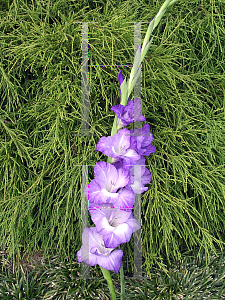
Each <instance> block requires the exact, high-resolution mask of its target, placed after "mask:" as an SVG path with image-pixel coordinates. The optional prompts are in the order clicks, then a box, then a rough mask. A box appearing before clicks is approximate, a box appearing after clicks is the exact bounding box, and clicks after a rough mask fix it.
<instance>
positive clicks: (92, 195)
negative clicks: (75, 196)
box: [84, 179, 101, 201]
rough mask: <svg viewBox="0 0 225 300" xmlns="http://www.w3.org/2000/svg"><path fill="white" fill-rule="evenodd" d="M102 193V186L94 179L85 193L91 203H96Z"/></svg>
mask: <svg viewBox="0 0 225 300" xmlns="http://www.w3.org/2000/svg"><path fill="white" fill-rule="evenodd" d="M100 191H101V187H100V185H99V184H98V183H97V182H96V180H95V179H93V180H92V181H91V182H90V183H89V184H88V185H87V186H86V187H85V188H84V193H85V195H86V197H87V198H88V200H89V201H94V200H95V199H96V197H98V196H99V193H100Z"/></svg>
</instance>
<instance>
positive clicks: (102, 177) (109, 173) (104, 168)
mask: <svg viewBox="0 0 225 300" xmlns="http://www.w3.org/2000/svg"><path fill="white" fill-rule="evenodd" d="M94 172H95V180H96V181H97V182H99V185H100V186H101V188H105V189H106V190H107V191H108V192H111V191H113V190H115V187H114V186H115V182H116V181H117V178H118V173H117V170H116V167H114V166H113V165H112V164H109V163H107V162H105V161H99V162H97V163H96V165H95V167H94Z"/></svg>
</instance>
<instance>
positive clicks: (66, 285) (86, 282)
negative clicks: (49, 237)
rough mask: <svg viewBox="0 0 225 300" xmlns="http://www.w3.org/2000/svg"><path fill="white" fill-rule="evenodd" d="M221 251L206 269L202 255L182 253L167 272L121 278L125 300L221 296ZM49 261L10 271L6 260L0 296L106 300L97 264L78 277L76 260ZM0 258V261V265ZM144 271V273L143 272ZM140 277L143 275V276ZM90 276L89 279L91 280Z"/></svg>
mask: <svg viewBox="0 0 225 300" xmlns="http://www.w3.org/2000/svg"><path fill="white" fill-rule="evenodd" d="M224 254H225V252H222V253H221V252H218V254H217V256H215V254H214V253H212V252H211V254H210V263H209V267H208V269H207V268H206V265H205V257H204V254H203V253H201V255H200V258H199V259H196V258H195V256H193V255H190V256H188V255H184V254H183V256H182V261H181V262H173V263H172V264H171V266H169V267H168V275H167V274H165V272H164V271H162V270H159V269H157V268H155V267H153V268H152V270H151V274H152V277H151V279H150V278H146V280H143V279H134V278H132V277H131V278H128V277H125V292H126V297H127V298H128V297H129V299H155V300H156V299H157V300H158V299H165V300H166V299H210V300H213V299H225V266H224V263H225V255H224ZM50 258H51V259H50V264H49V263H45V262H44V261H42V263H41V264H38V265H36V266H35V267H34V269H33V270H32V271H31V270H30V271H29V270H28V269H26V271H25V270H24V267H23V266H22V264H20V270H18V271H17V272H16V273H14V274H13V273H12V269H11V267H10V263H9V262H7V263H8V264H6V266H8V267H7V268H6V269H5V271H4V272H3V273H2V274H1V275H0V299H27V300H28V299H32V300H33V299H83V300H87V299H100V300H106V299H110V294H109V289H108V285H107V283H106V281H105V279H104V278H103V276H102V273H101V271H100V268H99V266H95V267H90V277H91V279H82V278H80V279H78V278H77V277H79V274H80V273H79V272H80V265H79V264H77V262H74V263H72V265H71V264H63V263H61V262H59V261H58V260H57V257H56V256H52V257H50ZM2 262H3V261H2V260H1V264H2ZM143 274H144V272H143ZM111 275H112V279H113V283H114V286H115V290H116V295H117V299H120V281H119V273H118V274H115V273H114V272H111ZM143 276H144V275H143ZM92 278H93V279H92Z"/></svg>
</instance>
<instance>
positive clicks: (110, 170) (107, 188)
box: [84, 161, 131, 203]
mask: <svg viewBox="0 0 225 300" xmlns="http://www.w3.org/2000/svg"><path fill="white" fill-rule="evenodd" d="M94 173H95V179H94V180H92V181H91V182H90V183H89V184H88V185H87V186H86V187H85V189H84V193H85V195H86V196H87V197H88V200H89V202H93V203H106V202H107V203H109V202H110V203H116V202H115V201H116V200H118V198H120V203H121V202H123V200H122V196H123V194H122V195H121V193H122V192H120V193H117V190H118V189H119V188H122V187H124V186H125V185H126V184H127V183H128V181H129V177H130V172H129V170H124V169H123V168H120V169H118V170H117V169H116V167H115V166H113V165H112V164H109V163H107V162H105V161H100V162H97V163H96V165H95V167H94ZM130 195H131V194H130Z"/></svg>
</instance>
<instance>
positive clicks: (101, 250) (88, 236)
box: [77, 227, 123, 273]
mask: <svg viewBox="0 0 225 300" xmlns="http://www.w3.org/2000/svg"><path fill="white" fill-rule="evenodd" d="M112 250H114V248H106V247H105V244H104V241H103V236H102V235H100V234H99V233H97V231H96V228H95V227H90V228H84V231H83V233H82V246H81V249H80V250H79V251H78V252H77V261H78V262H81V261H82V262H84V263H86V264H88V265H89V266H95V265H97V264H98V265H99V266H101V267H102V268H104V269H106V270H110V271H114V272H115V273H118V272H119V270H120V268H121V264H122V257H123V251H122V250H120V249H119V250H115V251H113V252H112ZM111 252H112V253H111Z"/></svg>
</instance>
